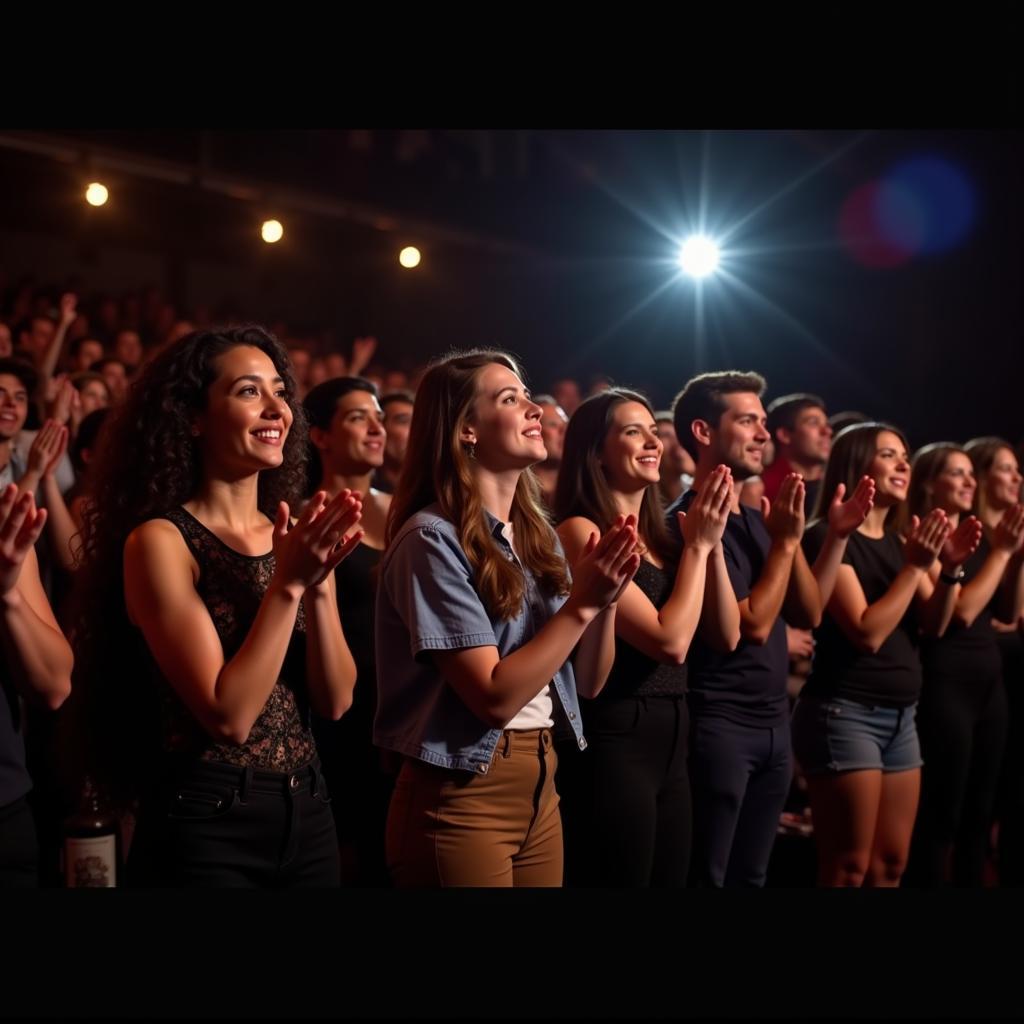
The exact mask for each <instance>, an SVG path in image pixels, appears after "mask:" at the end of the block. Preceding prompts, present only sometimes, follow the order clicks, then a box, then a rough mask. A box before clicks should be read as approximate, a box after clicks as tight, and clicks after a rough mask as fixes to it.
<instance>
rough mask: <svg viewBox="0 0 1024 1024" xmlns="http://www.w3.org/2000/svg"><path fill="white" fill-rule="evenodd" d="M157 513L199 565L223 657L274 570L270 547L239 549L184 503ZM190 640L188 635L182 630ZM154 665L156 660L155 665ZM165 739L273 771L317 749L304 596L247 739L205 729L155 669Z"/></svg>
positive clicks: (210, 757)
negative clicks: (225, 738)
mask: <svg viewBox="0 0 1024 1024" xmlns="http://www.w3.org/2000/svg"><path fill="white" fill-rule="evenodd" d="M162 518H165V519H168V520H169V521H170V522H172V523H173V524H174V525H175V526H176V527H177V528H178V529H179V530H180V531H181V535H182V537H184V539H185V543H186V544H187V545H188V548H189V551H191V552H192V556H193V558H195V560H196V562H197V564H198V565H199V580H198V582H197V583H196V590H197V591H198V593H199V596H200V597H201V598H202V600H203V603H204V604H205V605H206V608H207V610H208V611H209V613H210V618H211V619H212V620H213V624H214V627H215V628H216V630H217V635H218V636H219V637H220V642H221V645H222V646H223V648H224V660H225V661H228V660H229V659H231V658H232V657H234V655H235V654H236V653H237V652H238V649H239V648H240V647H241V646H242V643H243V642H244V640H245V638H246V636H247V635H248V633H249V629H250V628H251V627H252V624H253V620H254V619H255V618H256V613H257V611H258V610H259V606H260V602H261V601H262V600H263V595H264V594H265V593H266V590H267V586H268V585H269V583H270V580H271V577H272V576H273V575H274V567H275V561H274V555H273V553H271V554H267V555H243V554H241V553H240V552H238V551H235V550H234V549H233V548H230V547H228V546H227V544H225V543H224V542H223V541H222V540H221V539H220V538H219V537H217V536H216V534H214V533H212V532H211V531H210V530H208V529H207V528H206V527H205V526H203V524H202V523H201V522H199V520H198V519H196V518H195V516H193V515H192V514H191V513H189V512H188V511H186V510H185V509H183V508H178V509H173V510H172V511H170V512H167V513H166V514H165V515H164V516H163V517H162ZM183 641H185V642H187V638H183ZM154 668H155V665H154ZM157 676H158V678H159V679H160V683H161V687H160V688H161V725H162V730H161V732H162V745H163V749H164V751H165V752H167V753H174V754H178V755H182V754H184V755H190V756H196V757H199V758H201V759H202V760H204V761H224V762H227V763H228V764H234V765H240V766H247V767H253V768H263V769H269V770H271V771H282V772H286V771H292V770H294V769H295V768H298V767H301V766H302V765H304V764H308V763H309V762H310V761H311V760H313V758H314V757H315V756H316V744H315V742H314V740H313V733H312V731H311V728H310V710H309V700H308V697H307V693H306V615H305V608H304V607H303V605H302V603H301V602H300V604H299V610H298V614H297V615H296V618H295V628H294V630H293V632H292V638H291V641H290V642H289V644H288V653H287V655H286V656H285V660H284V664H283V665H282V667H281V674H280V676H279V677H278V680H277V682H276V683H275V684H274V688H273V690H272V691H271V692H270V696H269V698H268V699H267V703H266V704H265V705H264V707H263V710H262V711H261V712H260V714H259V717H258V718H257V719H256V721H255V723H254V724H253V727H252V729H251V730H250V732H249V737H248V739H246V741H245V743H243V744H241V745H235V744H231V743H223V742H219V741H217V740H215V739H214V738H213V737H212V736H210V735H209V734H208V733H207V732H206V731H205V730H204V729H203V727H202V726H201V725H200V724H199V722H197V721H196V719H195V717H194V716H193V715H192V714H191V712H190V711H189V710H188V709H187V708H186V707H185V705H184V704H183V703H182V701H181V698H180V697H178V695H177V693H175V691H174V689H173V687H172V686H171V685H170V684H169V683H168V682H167V681H166V680H165V679H163V677H162V676H161V675H160V673H159V670H157Z"/></svg>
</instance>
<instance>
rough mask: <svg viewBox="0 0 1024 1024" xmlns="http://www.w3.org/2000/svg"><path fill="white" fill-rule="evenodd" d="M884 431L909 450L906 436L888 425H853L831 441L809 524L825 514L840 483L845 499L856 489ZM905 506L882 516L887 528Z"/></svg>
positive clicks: (892, 509)
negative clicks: (844, 486)
mask: <svg viewBox="0 0 1024 1024" xmlns="http://www.w3.org/2000/svg"><path fill="white" fill-rule="evenodd" d="M883 431H888V432H889V433H890V434H895V435H896V436H897V437H898V438H899V439H900V440H901V441H902V442H903V447H904V448H906V449H907V451H908V452H909V451H910V445H909V444H908V443H907V437H906V435H905V434H904V433H903V431H902V430H900V428H899V427H894V426H893V425H892V424H891V423H878V422H875V421H871V422H868V423H854V424H853V425H852V426H849V427H846V429H845V430H840V431H839V433H838V434H836V436H835V437H834V438H833V439H832V451H831V452H830V453H829V457H828V462H827V463H826V465H825V477H824V479H823V480H822V481H821V489H820V490H819V491H818V500H817V502H816V503H815V506H814V514H813V515H812V516H811V522H812V523H813V522H815V521H816V520H818V519H821V518H823V517H824V516H826V515H827V514H828V507H829V505H830V504H831V503H832V498H833V496H834V495H835V493H836V488H837V487H838V486H839V485H840V484H846V496H847V497H849V496H850V495H851V494H853V492H854V491H855V490H856V489H857V484H858V483H859V482H860V478H861V477H862V476H864V474H865V473H867V472H868V470H869V469H870V467H871V460H872V459H874V457H875V450H876V449H877V447H878V435H879V434H881V433H882V432H883ZM904 505H906V502H904V501H901V502H900V503H899V505H895V506H893V508H891V509H889V514H888V515H887V516H886V517H885V525H886V527H888V528H895V525H896V519H897V517H898V516H899V515H900V514H901V512H902V510H903V506H904Z"/></svg>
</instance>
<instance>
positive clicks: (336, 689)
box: [302, 534, 373, 721]
mask: <svg viewBox="0 0 1024 1024" xmlns="http://www.w3.org/2000/svg"><path fill="white" fill-rule="evenodd" d="M359 536H360V539H361V534H360V535H359ZM358 543H359V541H358V540H356V542H355V544H358ZM355 544H352V545H351V546H350V550H353V549H354V548H355ZM302 600H303V604H304V605H305V608H306V682H307V685H308V686H309V701H310V704H311V705H312V707H313V710H314V711H315V712H316V713H317V714H318V715H321V716H323V717H324V718H329V719H332V720H334V721H337V719H339V718H341V716H342V715H343V714H345V712H346V711H348V709H349V708H350V707H351V706H352V692H353V690H354V689H355V685H356V663H355V661H354V660H353V658H352V652H351V651H350V650H349V646H348V643H347V642H346V641H345V635H344V633H343V631H342V624H341V616H340V613H339V612H338V600H337V594H336V591H335V580H334V575H333V573H332V574H331V575H330V576H329V577H328V578H327V579H326V580H325V581H324V583H323V584H321V586H319V587H311V588H310V589H309V590H307V591H306V593H305V596H304V597H303V599H302ZM366 685H368V686H369V685H373V680H372V679H371V680H367V681H366Z"/></svg>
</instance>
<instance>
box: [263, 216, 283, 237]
mask: <svg viewBox="0 0 1024 1024" xmlns="http://www.w3.org/2000/svg"><path fill="white" fill-rule="evenodd" d="M260 235H261V236H262V238H263V241H264V242H280V241H281V239H282V237H283V236H284V228H283V227H282V226H281V222H280V221H279V220H265V221H264V222H263V226H262V227H261V228H260Z"/></svg>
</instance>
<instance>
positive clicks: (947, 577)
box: [939, 565, 967, 587]
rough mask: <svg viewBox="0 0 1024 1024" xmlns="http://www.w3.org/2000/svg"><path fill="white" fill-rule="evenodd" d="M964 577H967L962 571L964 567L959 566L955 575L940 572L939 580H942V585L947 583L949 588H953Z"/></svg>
mask: <svg viewBox="0 0 1024 1024" xmlns="http://www.w3.org/2000/svg"><path fill="white" fill-rule="evenodd" d="M966 575H967V573H966V572H965V571H964V567H963V566H962V565H961V566H960V568H959V569H957V571H956V572H955V573H948V572H940V573H939V579H940V580H942V582H943V583H948V584H949V585H950V586H951V587H954V586H956V584H958V583H959V582H960V581H961V580H962V579H963V578H964V577H965V576H966Z"/></svg>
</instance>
